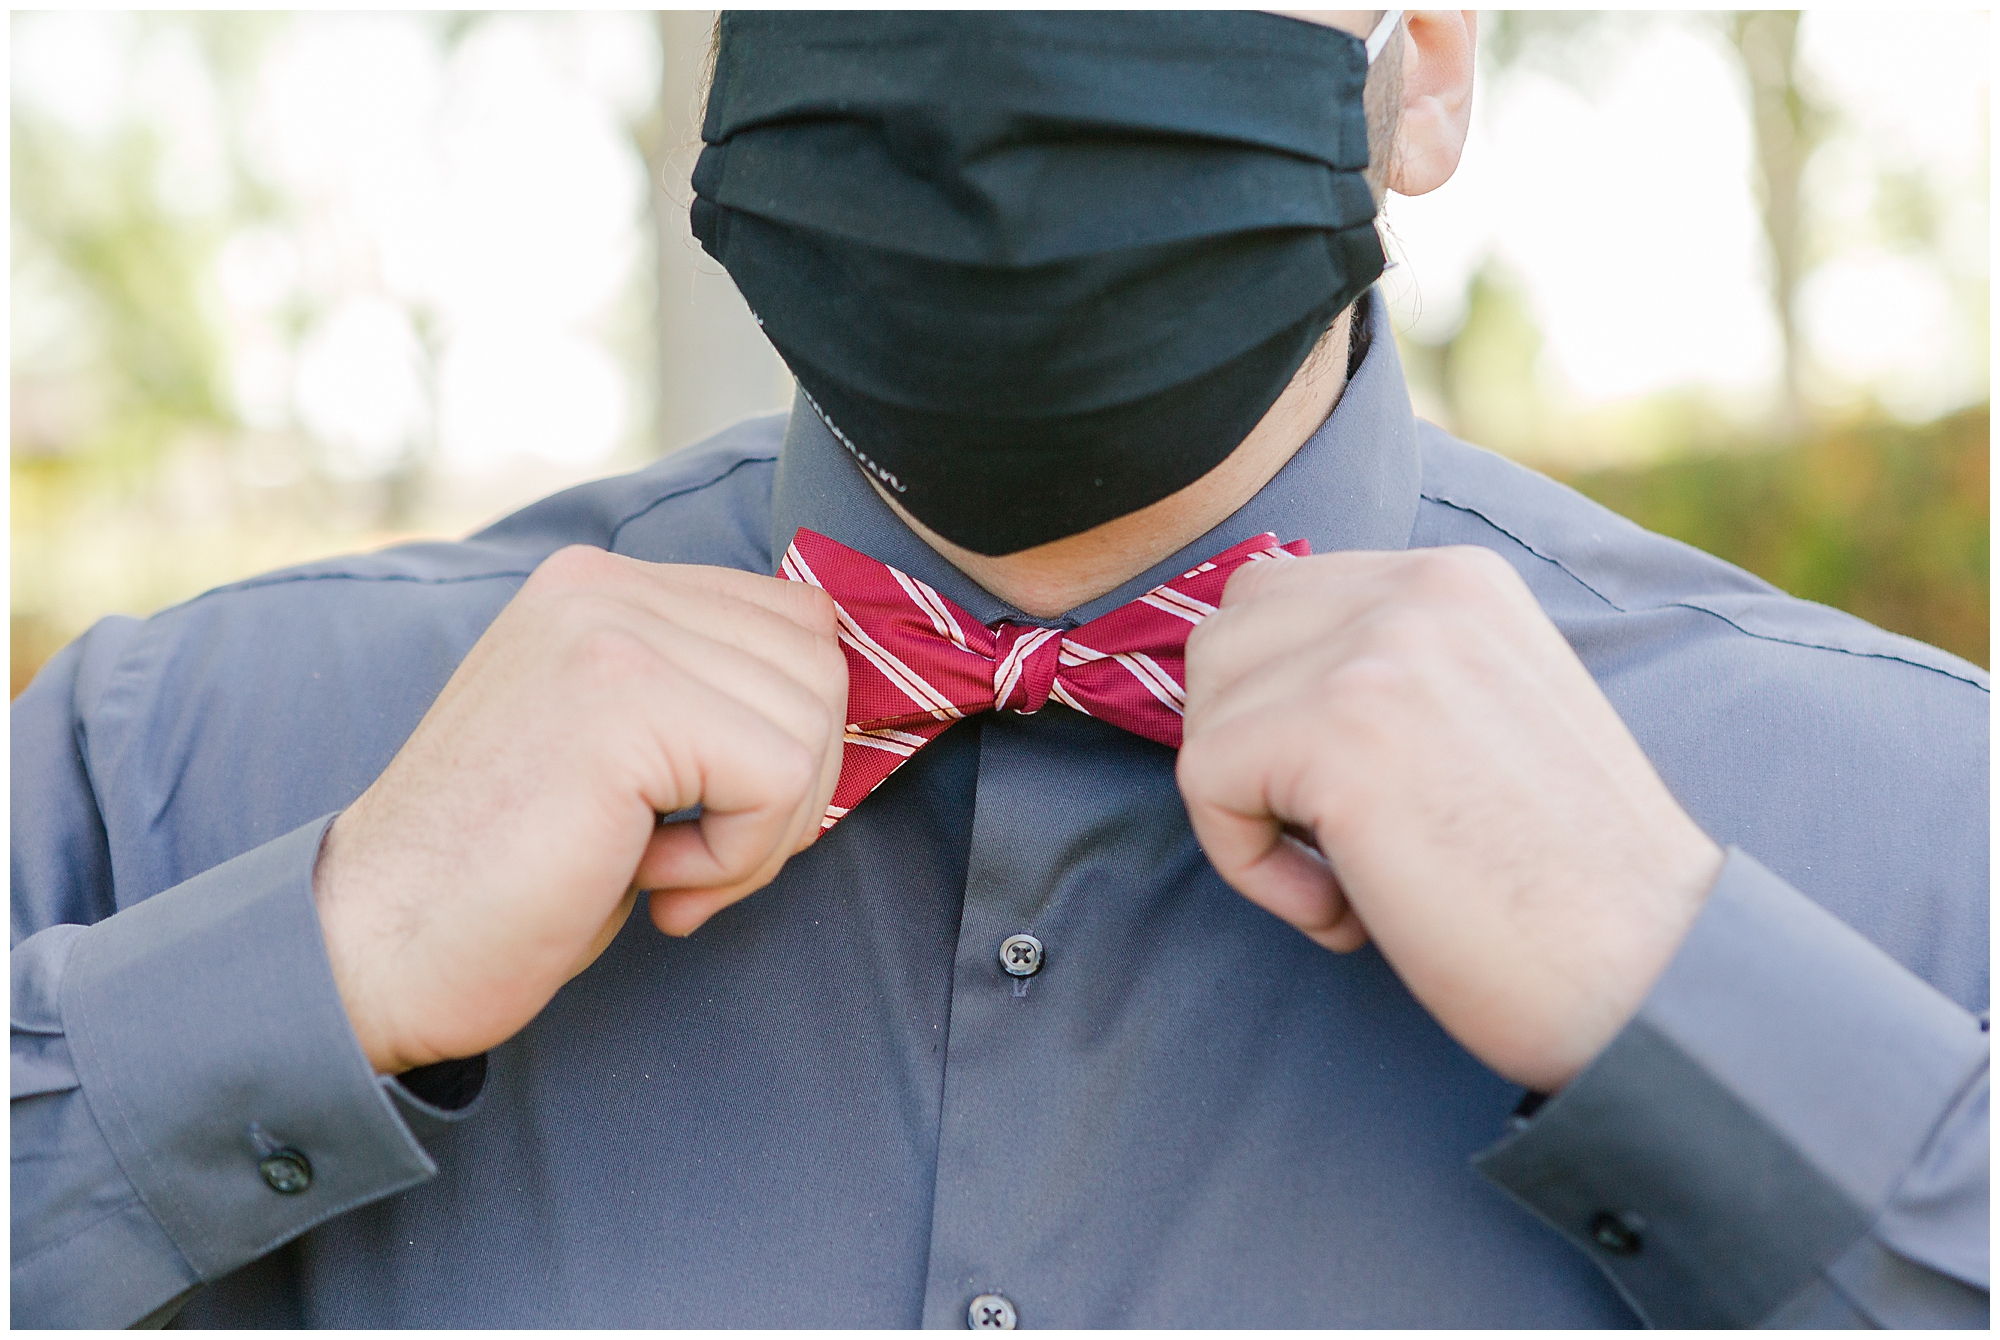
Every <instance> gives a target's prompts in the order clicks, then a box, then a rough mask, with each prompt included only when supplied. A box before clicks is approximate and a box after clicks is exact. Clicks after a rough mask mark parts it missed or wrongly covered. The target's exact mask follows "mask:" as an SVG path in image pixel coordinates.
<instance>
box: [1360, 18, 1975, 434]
mask: <svg viewBox="0 0 2000 1340" xmlns="http://www.w3.org/2000/svg"><path fill="white" fill-rule="evenodd" d="M1800 46H1801V61H1802V64H1803V65H1804V67H1805V69H1806V70H1807V71H1808V73H1809V74H1810V76H1811V77H1812V78H1813V79H1815V80H1816V81H1817V83H1818V86H1819V87H1820V88H1822V89H1823V90H1825V94H1826V96H1827V97H1828V98H1829V100H1830V101H1832V102H1833V103H1834V105H1835V106H1836V107H1837V109H1838V115H1839V117H1840V118H1841V122H1842V125H1841V133H1840V135H1839V138H1838V140H1837V141H1836V142H1833V143H1830V144H1829V145H1828V146H1827V148H1826V149H1824V150H1823V151H1822V155H1821V157H1820V158H1819V159H1818V160H1816V161H1815V164H1814V166H1813V168H1812V169H1810V171H1813V172H1815V173H1816V174H1817V176H1818V178H1819V179H1820V180H1822V181H1826V180H1832V181H1842V182H1845V183H1846V184H1847V189H1846V190H1845V191H1844V192H1841V193H1839V194H1838V195H1837V196H1834V198H1831V199H1829V198H1828V197H1829V193H1828V192H1825V191H1821V192H1816V193H1815V195H1814V199H1815V202H1816V203H1818V204H1821V205H1822V207H1824V208H1827V209H1828V210H1829V212H1830V214H1831V215H1832V217H1831V218H1829V219H1828V220H1827V222H1828V224H1829V225H1830V227H1829V229H1828V231H1829V232H1830V233H1832V234H1833V235H1834V236H1835V237H1836V239H1838V241H1839V242H1840V243H1842V244H1843V245H1840V246H1839V249H1838V250H1837V251H1836V253H1835V254H1834V255H1833V256H1831V257H1830V258H1828V260H1827V263H1826V264H1824V265H1823V266H1822V267H1821V268H1819V269H1818V270H1817V272H1815V273H1813V274H1812V275H1811V277H1810V278H1809V280H1808V282H1807V283H1806V285H1805V289H1804V291H1803V293H1802V294H1801V306H1802V307H1803V309H1804V310H1803V312H1802V314H1801V315H1802V319H1803V325H1804V328H1805V333H1806V335H1807V338H1808V340H1809V342H1810V344H1811V346H1812V349H1813V351H1814V353H1815V354H1816V355H1817V356H1818V358H1819V359H1820V361H1821V362H1822V363H1824V364H1825V365H1826V366H1827V370H1828V371H1829V372H1832V373H1834V374H1836V375H1837V376H1839V377H1840V378H1842V379H1843V380H1846V381H1848V382H1850V383H1853V384H1854V385H1855V387H1856V389H1859V388H1860V387H1869V388H1872V389H1874V390H1875V391H1876V392H1877V393H1878V394H1880V395H1881V396H1882V398H1883V399H1884V401H1885V403H1887V404H1888V406H1889V407H1890V408H1891V409H1894V410H1896V411H1898V412H1900V413H1904V414H1906V415H1908V416H1909V417H1912V418H1928V417H1931V416H1932V415H1935V414H1937V413H1941V412H1943V411H1946V410H1949V409H1953V408H1956V407H1957V406H1959V405H1961V404H1965V403H1968V402H1970V401H1976V400H1980V399H1983V398H1985V396H1986V393H1987V376H1988V364H1987V350H1986V345H1985V341H1984V340H1983V339H1972V338H1968V336H1970V335H1974V334H1976V333H1977V332H1980V331H1983V329H1984V326H1985V321H1986V314H1985V312H1984V310H1983V306H1982V310H1979V311H1978V312H1977V313H1976V314H1972V313H1958V312H1954V311H1953V310H1952V302H1953V299H1952V296H1951V294H1950V292H1949V289H1950V284H1949V280H1948V278H1947V276H1946V275H1945V274H1943V273H1941V272H1940V270H1939V269H1938V267H1937V266H1935V265H1931V264H1926V263H1924V262H1921V261H1918V260H1913V259H1911V258H1908V257H1905V256H1899V255H1896V254H1893V253H1891V252H1888V251H1885V250H1883V249H1881V248H1879V247H1875V246H1871V245H1868V244H1867V243H1866V242H1865V241H1863V239H1864V238H1866V236H1867V235H1868V233H1869V231H1870V229H1869V228H1868V215H1869V212H1870V209H1871V206H1872V200H1871V191H1870V187H1871V185H1872V174H1871V172H1870V169H1872V168H1874V167H1876V166H1878V165H1910V166H1915V167H1920V168H1922V169H1924V170H1926V171H1928V172H1930V173H1932V174H1934V178H1935V180H1937V181H1939V182H1941V183H1943V184H1946V185H1948V186H1955V187H1957V188H1958V189H1957V191H1956V192H1955V195H1956V197H1957V201H1956V207H1955V209H1954V211H1953V213H1952V215H1951V216H1950V218H1949V221H1948V229H1947V235H1948V241H1949V244H1950V246H1949V259H1950V260H1951V262H1952V263H1953V268H1954V269H1955V270H1957V271H1958V273H1959V274H1961V275H1963V276H1973V275H1976V276H1977V277H1978V278H1979V279H1980V280H1981V281H1982V282H1983V281H1984V279H1985V277H1986V273H1987V250H1988V224H1987V211H1986V200H1987V169H1986V163H1987V155H1988V145H1989V137H1988V133H1987V128H1988V118H1989V111H1988V102H1989V89H1990V75H1989V62H1990V59H1991V45H1990V39H1989V23H1988V19H1987V16H1986V15H1985V14H1982V13H1963V12H1960V13H1943V14H1924V15H1913V14H1903V15H1900V16H1896V17H1892V16H1891V15H1889V14H1888V13H1885V12H1874V13H1868V12H1860V11H1839V12H1836V11H1814V12H1812V13H1809V14H1807V15H1806V17H1805V19H1804V21H1803V23H1802V24H1801V28H1800ZM1729 59H1730V58H1729V54H1728V52H1727V50H1726V48H1725V47H1724V45H1723V41H1722V38H1721V36H1720V34H1713V33H1703V32H1701V31H1699V30H1697V29H1696V28H1695V27H1694V26H1693V25H1683V24H1660V25H1658V26H1656V27H1654V28H1652V29H1651V30H1650V31H1649V32H1648V33H1647V36H1646V38H1645V40H1644V41H1640V42H1634V43H1632V44H1631V45H1629V46H1627V47H1626V48H1624V49H1623V50H1621V51H1618V52H1617V53H1616V54H1615V56H1614V57H1613V58H1612V60H1611V63H1610V64H1609V66H1608V67H1607V68H1605V69H1603V70H1601V71H1600V72H1599V73H1598V75H1597V77H1596V79H1595V80H1594V83H1595V87H1594V88H1591V89H1588V90H1579V89H1578V88H1576V87H1574V86H1573V85H1571V84H1569V83H1566V82H1561V81H1558V80H1557V79H1555V78H1552V77H1551V76H1549V75H1546V74H1541V73H1536V72H1533V71H1532V70H1517V71H1513V72H1510V73H1509V74H1508V75H1507V76H1506V77H1505V78H1502V79H1495V78H1492V77H1490V71H1482V73H1486V74H1488V75H1489V77H1487V78H1485V79H1483V80H1482V81H1481V84H1480V86H1479V88H1478V94H1477V97H1476V98H1475V101H1474V115H1473V129H1472V138H1471V142H1470V144H1469V145H1468V148H1467V151H1466V155H1465V159H1464V162H1463V164H1462V165H1461V167H1460V169H1459V172H1458V174H1457V175H1456V176H1455V177H1454V179H1453V180H1452V181H1451V182H1450V183H1448V184H1447V185H1446V186H1444V187H1443V188H1441V189H1440V190H1438V191H1436V192H1434V193H1433V194H1431V195H1429V196H1424V197H1420V198H1417V199H1412V200H1402V199H1397V200H1392V202H1391V205H1390V208H1389V210H1388V218H1389V222H1390V225H1391V227H1392V229H1393V232H1394V235H1395V238H1396V240H1397V241H1398V242H1399V243H1400V247H1399V248H1397V249H1398V250H1400V253H1401V258H1402V259H1403V260H1404V261H1405V263H1406V268H1405V269H1404V270H1403V271H1402V272H1401V273H1399V274H1394V275H1393V276H1392V279H1391V281H1390V291H1391V293H1392V295H1393V296H1394V298H1395V300H1396V309H1397V312H1398V316H1399V318H1400V324H1402V325H1403V326H1404V328H1405V329H1408V330H1410V331H1411V333H1413V334H1415V335H1416V336H1418V337H1419V338H1424V339H1427V340H1436V339H1440V338H1443V337H1445V336H1448V335H1449V333H1450V332H1451V330H1452V329H1453V328H1454V327H1455V326H1456V325H1457V323H1458V322H1459V321H1460V320H1461V319H1462V317H1463V297H1464V294H1465V285H1466V281H1467V280H1468V279H1469V277H1470V276H1471V274H1472V272H1473V270H1474V269H1476V268H1477V267H1478V265H1479V263H1480V261H1481V260H1482V258H1484V257H1485V256H1486V255H1487V253H1488V251H1489V249H1490V250H1491V251H1492V252H1493V253H1495V254H1497V256H1498V258H1499V259H1500V260H1501V261H1502V262H1504V263H1505V264H1506V265H1507V266H1508V267H1509V268H1511V269H1512V270H1513V271H1514V272H1515V273H1516V275H1517V276H1518V277H1519V278H1520V280H1521V281H1522V282H1523V283H1524V284H1525V286H1526V289H1527V292H1528V295H1529V299H1530V304H1531V306H1532V309H1533V311H1534V313H1535V316H1536V319H1537V323H1538V324H1539V325H1540V327H1541V329H1542V334H1543V338H1544V342H1545V343H1544V358H1545V362H1546V369H1545V370H1546V371H1547V372H1549V373H1550V374H1551V377H1552V380H1554V381H1555V382H1556V384H1557V385H1558V386H1560V387H1564V388H1566V389H1567V390H1568V391H1569V392H1570V393H1571V394H1573V395H1574V396H1575V398H1576V400H1577V401H1578V402H1580V403H1581V404H1584V405H1589V404H1594V403H1602V402H1605V401H1611V400H1617V399H1620V398H1624V397H1629V396H1637V395H1643V394H1646V393H1648V392H1655V391H1662V390H1666V389H1669V388H1674V387H1680V386H1685V385H1688V384H1690V383H1693V384H1702V385H1708V386H1711V387H1715V388H1718V389H1720V390H1723V391H1724V392H1732V391H1733V392H1737V393H1739V394H1741V395H1743V396H1744V397H1746V398H1755V397H1756V396H1758V395H1760V394H1762V393H1765V392H1767V391H1768V389H1769V388H1770V386H1771V385H1772V383H1773V381H1774V379H1775V378H1776V376H1777V373H1778V367H1779V344H1778V330H1777V323H1776V321H1775V319H1774V317H1773V316H1772V313H1771V309H1770V305H1769V302H1768V299H1767V297H1766V284H1767V279H1766V275H1767V266H1768V261H1767V254H1766V252H1765V249H1764V243H1763V238H1762V233H1761V226H1760V224H1759V220H1758V214H1757V207H1756V201H1755V198H1754V196H1753V195H1752V186H1751V183H1752V180H1753V176H1754V152H1755V150H1754V147H1753V145H1752V142H1751V138H1750V127H1749V122H1748V113H1747V108H1746V97H1745V93H1744V90H1743V87H1742V83H1741V80H1740V78H1739V77H1738V76H1737V74H1736V73H1735V71H1734V70H1733V69H1732V68H1731V66H1730V64H1729ZM1392 254H1393V252H1392Z"/></svg>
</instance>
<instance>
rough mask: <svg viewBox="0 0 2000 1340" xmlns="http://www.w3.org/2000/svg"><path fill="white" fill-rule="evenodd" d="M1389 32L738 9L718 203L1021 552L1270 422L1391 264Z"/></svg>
mask: <svg viewBox="0 0 2000 1340" xmlns="http://www.w3.org/2000/svg"><path fill="white" fill-rule="evenodd" d="M1367 76H1368V55H1367V52H1366V51H1365V50H1364V46H1363V43H1362V42H1361V41H1360V40H1359V39H1357V38H1355V37H1352V36H1350V35H1348V34H1346V33H1342V32H1339V31H1337V30H1334V29H1331V28H1323V27H1319V26H1317V25H1313V24H1308V23H1303V22H1300V21H1298V20H1294V19H1286V18H1280V17H1277V16H1274V15H1269V14H1253V13H1197V12H1172V13H1110V14H1085V13H1047V14H1040V13H1020V12H1009V13H877V14H858V13H831V12H816V13H803V14H780V13H767V12H765V13H729V14H725V15H724V16H723V19H722V30H721V45H720V48H719V51H718V56H717V61H716V70H715V82H714V86H713V89H712V91H711V93H710V95H709V102H708V116H707V120H706V122H705V124H704V125H703V127H702V138H703V140H705V141H706V142H707V147H706V148H704V149H703V151H702V154H701V159H700V162H699V163H698V164H697V166H696V168H695V172H694V188H695V192H696V199H695V201H694V206H693V225H694V232H695V235H696V236H697V237H699V238H700V239H701V243H702V245H703V247H705V248H706V249H707V251H708V252H709V254H710V255H712V256H714V257H715V258H716V259H717V260H718V261H720V262H721V263H722V264H723V265H724V266H725V267H726V268H727V269H728V271H729V273H730V276H731V277H732V278H733V279H734V280H735V281H736V285H737V287H738V288H739V289H740V290H741V291H742V293H743V296H744V297H745V298H746V299H747V300H748V302H749V304H750V307H751V309H752V310H753V311H755V312H756V313H757V315H758V320H759V321H760V323H761V324H762V325H763V327H764V333H765V334H766V335H767V336H769V338H770V340H771V342H772V344H774V345H775V346H776V347H777V350H778V352H779V354H780V355H782V356H783V357H784V359H785V361H786V362H787V363H788V364H789V365H790V366H791V369H792V373H793V375H794V376H796V377H797V378H798V382H799V387H800V389H801V390H802V391H803V392H804V393H805V395H806V396H807V397H808V398H809V400H810V403H811V404H812V405H813V407H814V408H815V409H816V410H817V411H818V413H819V414H820V416H821V418H822V419H824V420H825V421H826V423H827V426H828V427H829V428H830V429H832V431H833V433H834V435H835V437H837V438H838V439H839V440H840V441H841V442H842V443H843V444H844V445H845V446H846V447H847V449H848V450H849V451H851V452H852V453H854V456H855V458H856V459H857V460H858V461H860V462H861V464H862V465H863V466H864V467H865V468H866V469H867V470H868V471H869V473H870V474H871V475H873V476H874V477H875V479H876V480H877V481H878V482H880V483H881V484H882V486H883V487H884V488H886V489H887V490H889V491H890V493H891V494H892V495H893V496H894V497H895V498H896V501H897V502H899V503H900V504H902V506H904V507H905V508H907V509H908V510H909V512H910V513H911V515H913V516H915V517H916V518H917V519H918V520H919V521H922V522H923V523H924V524H925V525H927V526H929V527H930V528H931V529H932V530H934V531H936V532H937V533H938V534H940V535H942V536H944V537H945V538H946V539H948V540H951V541H952V542H954V543H956V544H960V545H963V546H964V547H966V548H968V549H971V550H973V551H974V552H976V553H981V554H1007V553H1013V552H1015V551H1017V550H1021V549H1026V548H1029V547H1031V546H1034V545H1037V544H1043V543H1046V542H1047V541H1050V540H1055V539H1060V538H1062V537H1064V536H1066V535H1073V534H1076V533H1078V532H1080V531H1084V530H1088V529H1090V528H1091V527H1092V526H1096V525H1100V524H1102V523H1103V522H1105V521H1109V520H1111V519H1112V518H1114V517H1119V516H1123V515H1125V514H1127V513H1129V512H1133V511H1137V510H1138V509H1139V508H1141V507H1144V506H1146V505H1147V504H1149V503H1153V502H1157V501H1158V500H1160V499H1161V498H1164V497H1166V496H1167V495H1168V494H1170V493H1173V492H1175V491H1176V490H1178V489H1181V488H1183V487H1185V486H1187V485H1188V484H1191V483H1193V482H1194V481H1195V480H1196V479H1198V478H1200V477H1201V476H1202V475H1204V474H1206V473H1207V472H1208V471H1209V470H1210V469H1212V468H1214V467H1215V466H1216V465H1217V464H1218V463H1219V462H1220V461H1221V460H1222V459H1223V458H1224V457H1225V456H1227V455H1229V453H1230V452H1231V451H1233V450H1235V448H1236V447H1237V445H1238V444H1240V443H1241V442H1242V440H1243V439H1244V437H1245V436H1246V435H1248V433H1249V432H1250V430H1251V429H1252V428H1253V427H1255V426H1256V423H1257V421H1258V420H1259V419H1261V418H1262V417H1263V415H1264V413H1265V411H1266V410H1268V409H1269V408H1270V407H1271V405H1272V404H1273V403H1274V402H1275V401H1276V400H1277V398H1278V396H1279V394H1280V393H1281V392H1282V391H1283V390H1284V389H1285V386H1286V385H1287V384H1288V383H1289V382H1290V380H1291V378H1292V376H1293V374H1294V373H1295V372H1297V370H1298V368H1299V366H1300V364H1301V363H1303V362H1304V360H1305V358H1306V355H1307V354H1308V353H1309V352H1310V351H1311V349H1312V346H1313V345H1314V343H1315V342H1316V341H1317V340H1318V339H1319V337H1320V336H1321V334H1323V333H1324V332H1325V330H1326V328H1327V326H1328V325H1329V324H1330V323H1331V322H1332V321H1333V319H1334V318H1335V317H1336V316H1337V315H1338V314H1339V312H1340V311H1341V309H1343V308H1344V307H1346V306H1347V305H1348V304H1349V303H1351V302H1353V301H1354V299H1355V298H1357V297H1358V296H1360V294H1361V293H1362V292H1363V291H1364V290H1365V289H1366V288H1367V286H1368V285H1369V284H1370V283H1372V282H1373V281H1374V280H1375V278H1376V276H1377V275H1379V274H1380V273H1381V271H1382V262H1383V257H1382V248H1381V243H1380V241H1379V240H1378V239H1377V237H1376V234H1375V229H1374V226H1373V220H1374V217H1375V201H1374V198H1373V196H1372V194H1371V193H1370V191H1369V188H1368V184H1367V182H1366V181H1365V180H1364V179H1363V176H1362V173H1363V171H1364V169H1366V167H1367V166H1368V126H1367V118H1366V115H1365V113H1364V111H1363V109H1362V100H1361V95H1362V86H1363V84H1364V83H1365V82H1366V80H1367Z"/></svg>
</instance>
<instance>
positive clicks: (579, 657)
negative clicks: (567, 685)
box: [569, 622, 653, 683]
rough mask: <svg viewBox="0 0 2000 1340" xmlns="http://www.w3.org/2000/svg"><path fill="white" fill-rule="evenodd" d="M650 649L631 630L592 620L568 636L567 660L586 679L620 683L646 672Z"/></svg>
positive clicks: (649, 661) (649, 660)
mask: <svg viewBox="0 0 2000 1340" xmlns="http://www.w3.org/2000/svg"><path fill="white" fill-rule="evenodd" d="M652 659H653V657H652V650H651V648H649V647H647V646H646V644H645V643H644V642H643V641H642V640H640V639H639V638H638V637H636V636H634V635H633V634H632V633H630V632H627V631H626V630H625V629H623V628H620V627H617V626H616V625H613V624H607V623H603V622H592V623H589V624H587V625H586V626H585V627H583V628H582V629H580V630H579V631H577V632H576V633H574V634H573V635H572V636H571V639H570V644H569V663H570V665H571V666H572V667H573V669H574V670H575V671H576V672H577V673H579V674H581V675H583V676H584V677H585V678H587V679H589V680H592V681H596V682H600V683H603V682H620V681H624V680H629V679H631V678H634V677H635V676H637V675H640V674H643V673H645V671H646V669H647V667H648V666H649V665H650V663H651V661H652Z"/></svg>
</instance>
